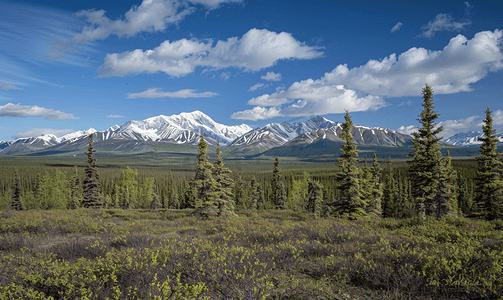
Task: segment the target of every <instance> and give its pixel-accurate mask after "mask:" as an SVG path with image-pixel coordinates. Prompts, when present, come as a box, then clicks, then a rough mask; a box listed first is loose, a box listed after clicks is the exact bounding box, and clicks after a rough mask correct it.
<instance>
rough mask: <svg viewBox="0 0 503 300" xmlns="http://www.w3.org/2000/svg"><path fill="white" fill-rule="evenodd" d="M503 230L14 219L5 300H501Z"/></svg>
mask: <svg viewBox="0 0 503 300" xmlns="http://www.w3.org/2000/svg"><path fill="white" fill-rule="evenodd" d="M502 229H503V223H501V222H500V221H493V222H488V221H479V220H468V219H462V218H458V219H453V220H449V219H446V220H443V221H436V220H426V221H424V222H420V221H418V220H416V219H403V220H395V219H383V220H370V219H368V220H359V221H347V220H339V219H330V218H329V219H319V218H318V219H316V218H314V217H313V216H312V215H310V214H307V213H298V212H293V211H288V210H287V211H259V212H254V211H241V212H239V216H238V217H233V218H229V219H211V218H210V219H208V220H201V219H198V218H197V217H194V216H191V215H190V211H188V210H173V211H170V210H168V211H159V212H150V211H147V210H120V209H109V210H90V209H78V210H71V211H23V212H15V211H6V212H3V213H2V215H1V217H0V252H1V255H2V259H1V261H0V270H2V271H1V272H0V298H2V299H28V298H29V299H77V298H79V299H170V298H171V299H223V298H225V299H307V298H309V299H417V298H418V297H420V298H423V299H480V298H486V299H499V298H500V297H502V296H503V278H502V277H501V276H500V275H501V274H502V273H503V242H502V238H503V234H502Z"/></svg>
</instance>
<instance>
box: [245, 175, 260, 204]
mask: <svg viewBox="0 0 503 300" xmlns="http://www.w3.org/2000/svg"><path fill="white" fill-rule="evenodd" d="M259 192H260V191H259V186H258V183H257V180H256V179H255V176H253V177H252V179H251V181H250V192H249V193H248V195H249V197H250V207H249V208H250V209H253V210H255V209H258V201H259V199H260V194H259Z"/></svg>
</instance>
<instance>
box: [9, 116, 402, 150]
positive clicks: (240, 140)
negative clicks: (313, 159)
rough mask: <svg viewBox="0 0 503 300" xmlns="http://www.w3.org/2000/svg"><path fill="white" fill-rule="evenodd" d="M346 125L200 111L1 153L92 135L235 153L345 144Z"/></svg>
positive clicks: (373, 130)
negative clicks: (259, 121) (232, 121)
mask: <svg viewBox="0 0 503 300" xmlns="http://www.w3.org/2000/svg"><path fill="white" fill-rule="evenodd" d="M341 131H342V127H341V123H336V122H333V121H330V120H328V119H325V118H323V117H320V116H317V117H314V118H311V119H309V120H307V121H304V122H295V123H289V122H283V123H271V124H267V125H265V126H262V127H258V128H256V129H252V128H251V127H250V126H248V125H246V124H242V125H239V126H226V125H223V124H219V123H217V122H215V121H213V120H212V119H211V118H210V117H209V116H207V115H205V114H204V113H202V112H200V111H194V112H191V113H181V114H179V115H171V116H165V115H159V116H156V117H152V118H148V119H145V120H143V121H134V120H132V121H128V122H126V123H124V125H122V126H118V125H114V126H112V127H110V128H108V129H107V130H104V131H96V130H95V129H93V128H89V129H87V130H81V131H76V132H73V133H70V134H67V135H65V136H62V137H59V138H58V137H56V136H54V135H51V134H47V135H43V136H39V137H31V138H23V139H18V140H16V141H11V142H3V143H4V144H0V145H4V146H3V147H4V148H3V149H2V148H0V155H7V154H14V153H24V152H29V151H38V150H45V149H47V150H46V151H53V152H71V151H77V150H78V151H80V150H83V149H86V148H87V146H88V139H87V137H88V136H89V135H90V134H93V141H94V146H95V148H98V149H101V150H103V151H126V152H136V151H139V152H143V151H150V150H151V148H150V146H151V145H152V144H153V143H159V142H162V143H171V144H190V145H196V144H197V143H198V142H199V138H200V135H201V134H203V135H204V137H205V139H206V140H207V141H208V143H210V144H212V145H216V143H217V142H219V143H220V144H221V145H222V146H234V147H236V149H235V151H234V150H233V152H236V153H244V152H246V151H248V149H257V150H268V149H271V148H274V147H279V146H283V145H287V144H289V143H292V144H311V143H315V142H317V141H320V140H323V139H328V140H332V141H336V142H342V140H341V139H340V138H339V134H340V132H341ZM352 134H353V138H354V139H355V141H356V142H357V143H358V144H360V145H363V144H365V145H379V146H407V145H410V141H411V139H412V137H411V136H409V135H405V134H401V133H398V132H396V131H394V130H390V129H386V128H377V127H365V126H355V127H354V128H353V129H352Z"/></svg>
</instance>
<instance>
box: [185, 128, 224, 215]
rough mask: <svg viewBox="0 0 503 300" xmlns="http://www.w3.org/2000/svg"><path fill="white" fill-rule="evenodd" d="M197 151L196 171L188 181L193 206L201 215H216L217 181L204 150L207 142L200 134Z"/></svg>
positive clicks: (217, 203) (206, 147) (217, 200)
mask: <svg viewBox="0 0 503 300" xmlns="http://www.w3.org/2000/svg"><path fill="white" fill-rule="evenodd" d="M198 148H199V152H198V155H197V165H196V173H195V175H194V179H193V180H192V181H191V182H190V184H191V188H192V189H193V190H194V193H195V205H194V206H195V208H196V210H197V212H198V213H199V214H200V215H201V216H203V217H208V216H216V215H217V214H218V206H219V199H220V195H219V193H218V191H217V189H218V183H217V182H216V181H215V179H214V178H213V169H214V167H213V165H212V164H211V163H210V162H209V161H208V155H207V154H206V151H207V149H208V143H207V142H206V141H205V140H204V136H203V135H201V138H200V140H199V144H198Z"/></svg>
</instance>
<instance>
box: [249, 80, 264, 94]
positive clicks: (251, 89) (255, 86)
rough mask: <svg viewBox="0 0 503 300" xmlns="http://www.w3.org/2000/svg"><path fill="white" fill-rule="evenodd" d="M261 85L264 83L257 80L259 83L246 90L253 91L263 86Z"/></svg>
mask: <svg viewBox="0 0 503 300" xmlns="http://www.w3.org/2000/svg"><path fill="white" fill-rule="evenodd" d="M263 86H264V84H263V83H260V82H259V83H257V84H255V85H253V86H251V87H250V88H249V89H248V91H249V92H253V91H256V90H258V89H260V88H261V87H263Z"/></svg>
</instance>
